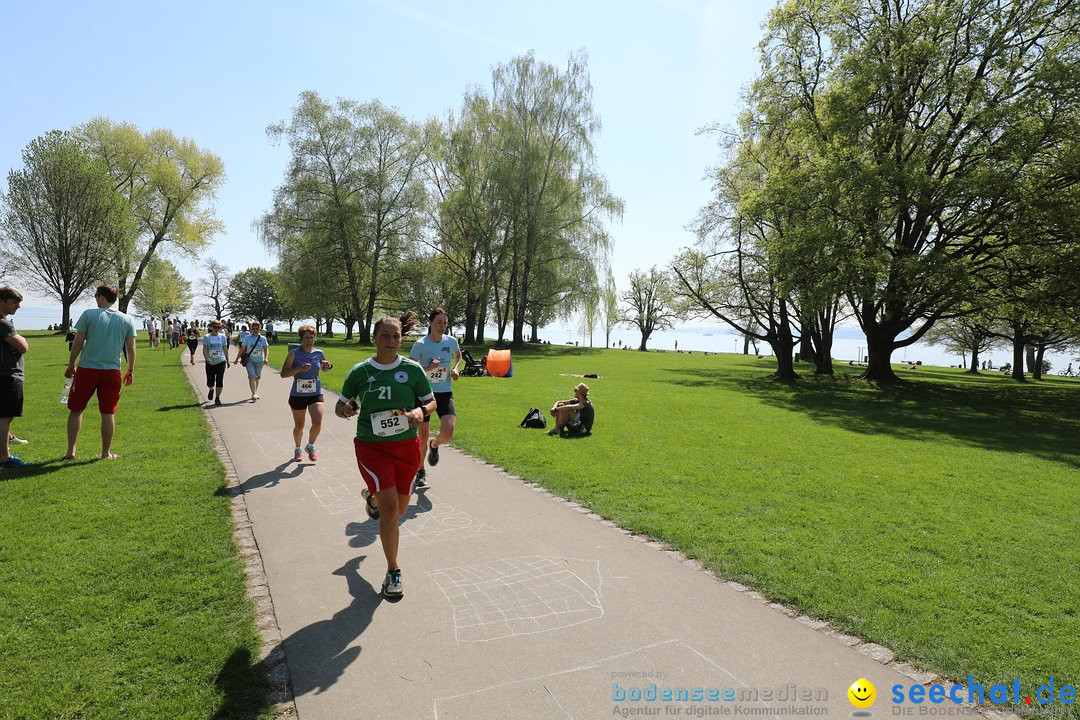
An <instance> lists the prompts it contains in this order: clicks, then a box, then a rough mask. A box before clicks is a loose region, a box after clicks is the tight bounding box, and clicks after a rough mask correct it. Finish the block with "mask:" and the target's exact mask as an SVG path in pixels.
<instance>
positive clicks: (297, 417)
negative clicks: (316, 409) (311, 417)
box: [292, 410, 307, 447]
mask: <svg viewBox="0 0 1080 720" xmlns="http://www.w3.org/2000/svg"><path fill="white" fill-rule="evenodd" d="M305 417H307V412H306V411H304V410H293V411H292V419H293V429H292V439H293V447H300V441H301V439H302V438H303V437H304V418H305Z"/></svg>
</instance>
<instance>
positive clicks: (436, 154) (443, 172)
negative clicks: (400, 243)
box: [426, 91, 506, 344]
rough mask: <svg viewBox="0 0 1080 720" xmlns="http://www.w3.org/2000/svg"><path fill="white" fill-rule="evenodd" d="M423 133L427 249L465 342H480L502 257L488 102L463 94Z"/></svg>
mask: <svg viewBox="0 0 1080 720" xmlns="http://www.w3.org/2000/svg"><path fill="white" fill-rule="evenodd" d="M426 133H427V136H428V149H429V151H428V158H429V162H428V166H427V169H428V176H429V183H430V187H431V189H432V194H433V199H434V202H433V203H432V206H431V218H430V224H431V226H432V228H433V230H434V232H433V233H432V235H431V236H430V239H429V244H430V245H431V246H432V249H433V250H434V251H435V253H436V254H437V255H438V256H439V257H440V259H441V261H442V262H443V264H444V265H445V267H446V268H447V270H448V271H449V272H450V273H451V274H452V276H453V278H454V279H455V280H456V285H457V286H458V288H459V289H458V293H459V294H460V295H461V296H462V302H463V307H462V313H461V319H462V321H463V322H464V325H465V333H464V341H465V343H466V344H471V343H474V342H482V341H483V338H484V324H485V321H486V318H487V312H486V311H487V306H488V301H489V298H490V296H491V292H492V286H493V284H494V281H495V276H496V273H497V272H498V269H499V268H501V267H502V266H503V264H504V258H505V255H506V245H505V244H504V243H501V242H500V238H502V237H505V235H504V234H503V233H500V228H501V227H504V226H505V215H504V213H503V210H502V204H501V202H500V196H499V183H498V178H499V174H498V169H499V163H500V159H501V158H500V156H499V154H498V153H497V152H496V139H497V127H496V123H495V119H494V115H493V113H492V108H491V103H490V101H489V99H488V98H487V97H485V96H484V95H482V94H481V93H480V92H479V91H473V92H470V93H467V94H466V96H465V100H464V103H463V107H462V109H461V112H460V114H459V115H457V116H455V115H454V114H453V113H451V114H449V115H448V117H447V118H446V120H445V121H444V122H443V123H441V124H440V123H437V122H434V121H433V122H430V123H428V126H427V129H426Z"/></svg>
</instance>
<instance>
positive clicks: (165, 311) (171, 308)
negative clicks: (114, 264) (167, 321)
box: [132, 258, 193, 318]
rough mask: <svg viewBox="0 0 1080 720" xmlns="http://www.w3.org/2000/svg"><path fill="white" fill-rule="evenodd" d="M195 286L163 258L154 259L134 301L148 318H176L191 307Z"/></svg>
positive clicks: (144, 275) (149, 264)
mask: <svg viewBox="0 0 1080 720" xmlns="http://www.w3.org/2000/svg"><path fill="white" fill-rule="evenodd" d="M192 298H193V296H192V294H191V283H190V282H189V281H188V280H187V279H186V278H184V276H183V275H182V274H181V273H180V271H179V270H177V268H176V266H175V265H173V264H172V263H171V262H169V261H168V260H164V259H162V258H152V259H151V260H150V261H149V262H148V263H147V265H146V271H145V272H144V273H143V276H142V281H141V282H140V283H139V287H138V288H137V289H136V290H135V296H134V297H133V298H132V300H133V302H134V303H135V307H137V308H138V309H139V310H141V311H142V312H144V313H146V314H147V315H157V316H158V317H162V318H164V317H172V316H175V315H178V314H179V313H182V312H184V311H185V310H187V309H188V308H189V307H190V306H191V301H192Z"/></svg>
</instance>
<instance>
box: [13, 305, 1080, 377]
mask: <svg viewBox="0 0 1080 720" xmlns="http://www.w3.org/2000/svg"><path fill="white" fill-rule="evenodd" d="M84 309H86V306H81V307H79V308H78V309H74V310H72V316H73V317H74V318H77V317H78V316H79V314H80V313H81V312H82V310H84ZM185 317H186V316H185ZM14 319H15V323H16V327H18V328H22V329H25V330H44V329H45V328H46V327H48V326H49V325H51V324H54V323H57V324H58V323H59V322H60V308H59V307H23V308H20V309H19V311H18V313H17V314H16V316H15V318H14ZM140 320H141V318H140ZM295 326H296V324H294V327H295ZM335 329H336V330H340V331H341V332H344V331H345V328H344V326H338V325H335ZM496 336H497V332H496V331H495V330H494V329H491V328H489V329H488V338H489V339H493V338H495V337H496ZM540 338H541V339H542V340H546V341H549V342H551V343H552V344H555V345H573V344H574V343H575V342H576V343H578V344H579V346H585V347H589V346H590V345H591V346H592V347H603V346H604V333H603V331H602V330H600V331H598V332H595V333H593V336H592V342H591V343H590V339H589V337H588V336H583V335H582V334H581V332H580V330H578V329H576V328H569V327H566V326H564V325H553V326H550V327H546V328H543V329H542V330H541V331H540ZM620 342H621V343H622V345H629V346H630V347H632V348H637V347H638V345H640V344H641V333H640V332H638V330H637V329H636V328H626V327H619V328H615V329H614V330H613V331H612V333H611V346H612V347H616V348H617V347H620V345H619V343H620ZM676 343H678V349H679V350H692V351H698V352H700V351H707V352H718V353H719V352H723V353H730V352H734V353H741V352H742V339H741V338H738V337H736V336H735V335H734V334H732V333H731V331H730V330H729V329H728V328H727V326H724V325H705V324H702V325H682V326H678V327H675V328H672V329H670V330H658V331H656V332H654V333H653V334H652V337H650V338H649V342H648V348H649V349H650V350H675V349H676V347H675V344H676ZM751 352H753V347H751ZM758 354H761V355H771V354H772V351H771V350H770V348H769V346H768V345H766V344H764V343H758ZM832 354H833V358H835V359H836V360H837V361H838V362H847V361H849V360H855V359H858V358H859V357H860V356H864V355H865V354H866V337H865V336H864V335H863V333H862V331H861V330H859V329H858V328H846V327H842V328H837V330H836V336H835V338H834V340H833V353H832ZM1046 357H1047V359H1049V360H1050V362H1051V364H1052V366H1053V368H1052V370H1051V372H1057V371H1058V370H1060V369H1061V368H1064V367H1065V366H1066V365H1068V363H1069V362H1074V363H1075V362H1076V361H1077V358H1076V355H1075V354H1074V353H1047V356H1046ZM980 359H981V360H986V359H989V360H993V362H994V367H1000V366H1001V365H1002V364H1004V363H1006V362H1012V350H1011V349H1010V348H1007V347H1002V348H999V349H996V350H992V351H990V352H989V353H986V354H984V355H982V356H980ZM906 360H911V361H917V360H921V361H922V362H923V364H924V365H941V366H944V367H949V366H951V365H960V364H961V363H962V362H963V359H962V358H961V357H960V356H959V355H954V354H952V353H949V352H947V351H945V349H944V348H941V347H937V346H933V345H926V344H923V343H916V344H914V345H912V346H911V347H908V348H901V349H900V350H897V351H896V352H895V353H893V362H896V363H900V362H904V361H906Z"/></svg>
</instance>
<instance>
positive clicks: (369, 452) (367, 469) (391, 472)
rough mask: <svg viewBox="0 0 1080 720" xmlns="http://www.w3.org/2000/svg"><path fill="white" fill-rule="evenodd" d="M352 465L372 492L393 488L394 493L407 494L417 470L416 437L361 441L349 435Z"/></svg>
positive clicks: (417, 451) (418, 457) (411, 488)
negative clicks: (357, 469)
mask: <svg viewBox="0 0 1080 720" xmlns="http://www.w3.org/2000/svg"><path fill="white" fill-rule="evenodd" d="M353 446H354V447H355V448H356V465H357V467H359V468H360V474H361V475H362V476H363V477H364V482H365V483H367V488H368V492H370V493H371V494H372V495H374V494H375V493H377V492H379V491H380V490H385V489H386V488H389V487H397V491H398V495H411V494H412V490H413V481H414V480H416V472H417V471H418V470H419V469H420V460H421V458H420V438H419V437H413V438H407V439H405V440H387V441H385V442H365V441H363V440H361V439H360V438H353Z"/></svg>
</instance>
